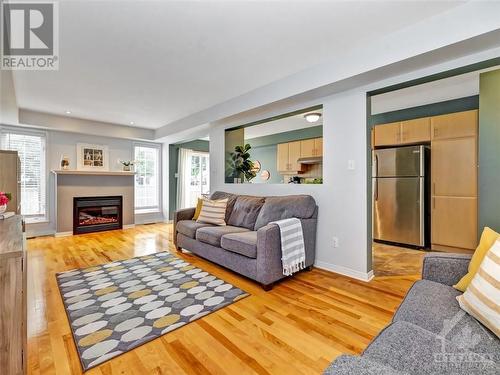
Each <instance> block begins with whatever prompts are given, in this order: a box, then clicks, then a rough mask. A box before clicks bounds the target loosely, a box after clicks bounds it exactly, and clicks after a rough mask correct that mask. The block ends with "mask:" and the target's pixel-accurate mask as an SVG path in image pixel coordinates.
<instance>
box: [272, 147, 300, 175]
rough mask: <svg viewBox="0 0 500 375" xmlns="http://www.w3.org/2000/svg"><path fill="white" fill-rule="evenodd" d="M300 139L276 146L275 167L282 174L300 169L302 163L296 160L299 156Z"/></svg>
mask: <svg viewBox="0 0 500 375" xmlns="http://www.w3.org/2000/svg"><path fill="white" fill-rule="evenodd" d="M300 143H301V141H295V142H288V143H280V144H278V148H277V152H278V155H277V167H278V171H279V172H281V173H283V174H294V173H297V172H300V171H302V165H301V164H299V163H298V162H297V160H298V159H299V158H300V157H301V156H300V149H301V147H300Z"/></svg>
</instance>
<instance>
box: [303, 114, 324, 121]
mask: <svg viewBox="0 0 500 375" xmlns="http://www.w3.org/2000/svg"><path fill="white" fill-rule="evenodd" d="M320 117H321V113H318V112H312V113H307V114H305V115H304V118H305V119H306V121H307V122H316V121H318V120H319V118H320Z"/></svg>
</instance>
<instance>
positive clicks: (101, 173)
mask: <svg viewBox="0 0 500 375" xmlns="http://www.w3.org/2000/svg"><path fill="white" fill-rule="evenodd" d="M52 173H54V174H55V175H88V176H133V175H135V172H122V171H82V170H77V169H57V170H56V169H54V170H52Z"/></svg>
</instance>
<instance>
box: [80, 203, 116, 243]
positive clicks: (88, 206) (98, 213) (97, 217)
mask: <svg viewBox="0 0 500 375" xmlns="http://www.w3.org/2000/svg"><path fill="white" fill-rule="evenodd" d="M73 223H74V225H73V233H75V234H79V233H90V232H98V231H103V230H111V229H121V228H122V197H77V198H74V217H73Z"/></svg>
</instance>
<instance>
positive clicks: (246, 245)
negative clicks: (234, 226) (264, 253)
mask: <svg viewBox="0 0 500 375" xmlns="http://www.w3.org/2000/svg"><path fill="white" fill-rule="evenodd" d="M220 244H221V247H222V248H223V249H226V250H229V251H232V252H233V253H237V254H241V255H244V256H246V257H249V258H254V259H255V258H257V232H255V231H251V232H243V233H231V234H225V235H224V236H222V238H221V240H220Z"/></svg>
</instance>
